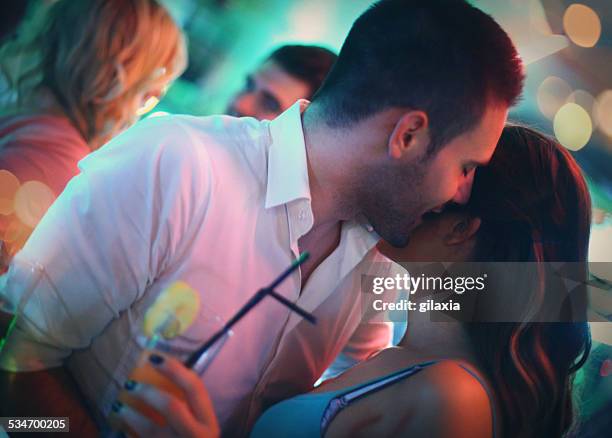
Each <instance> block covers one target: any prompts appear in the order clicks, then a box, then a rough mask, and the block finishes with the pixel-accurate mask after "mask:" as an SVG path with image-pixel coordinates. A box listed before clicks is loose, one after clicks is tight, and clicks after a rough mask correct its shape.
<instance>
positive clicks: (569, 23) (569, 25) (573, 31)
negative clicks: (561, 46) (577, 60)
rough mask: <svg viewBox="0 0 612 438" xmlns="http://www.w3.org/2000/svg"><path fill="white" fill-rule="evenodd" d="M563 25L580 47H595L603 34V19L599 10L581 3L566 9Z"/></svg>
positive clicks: (571, 38)
mask: <svg viewBox="0 0 612 438" xmlns="http://www.w3.org/2000/svg"><path fill="white" fill-rule="evenodd" d="M563 27H564V29H565V33H566V34H567V36H568V37H569V39H570V40H572V42H573V43H574V44H576V45H577V46H580V47H593V46H594V45H595V44H597V41H598V40H599V37H600V36H601V21H600V20H599V16H598V15H597V12H595V11H594V10H593V9H591V8H589V7H588V6H585V5H583V4H580V3H574V4H573V5H570V7H568V8H567V9H566V11H565V14H564V15H563Z"/></svg>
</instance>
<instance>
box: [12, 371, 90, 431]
mask: <svg viewBox="0 0 612 438" xmlns="http://www.w3.org/2000/svg"><path fill="white" fill-rule="evenodd" d="M0 400H2V401H3V403H1V404H0V416H1V417H68V418H69V424H70V434H69V435H68V436H75V437H88V436H96V435H97V434H98V431H97V428H96V425H95V423H94V421H93V419H92V417H91V414H90V413H89V412H88V411H87V409H86V408H85V403H84V402H83V398H82V396H81V394H80V393H79V391H78V389H77V386H76V384H75V383H74V381H73V380H72V378H71V377H70V375H69V374H68V373H67V372H66V370H64V369H63V368H53V369H48V370H44V371H34V372H28V373H11V372H7V371H0Z"/></svg>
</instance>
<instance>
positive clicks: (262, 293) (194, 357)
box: [185, 252, 317, 368]
mask: <svg viewBox="0 0 612 438" xmlns="http://www.w3.org/2000/svg"><path fill="white" fill-rule="evenodd" d="M309 256H310V254H308V253H307V252H303V253H302V254H300V256H299V257H298V258H297V259H295V260H294V261H293V263H292V264H291V266H289V267H288V268H287V269H286V270H285V272H283V273H282V274H281V275H279V276H278V278H277V279H276V280H274V281H273V282H272V283H271V284H270V286H268V287H265V288H263V289H259V290H258V291H257V293H255V295H253V296H252V297H251V299H250V300H249V301H247V302H246V304H245V305H244V306H242V307H241V308H240V310H238V312H236V314H235V315H234V316H233V317H232V318H231V319H230V320H229V321H228V322H227V323H226V324H225V325H224V326H223V328H221V329H220V330H219V331H218V332H216V333H215V334H214V335H213V336H212V337H211V338H210V339H209V340H208V341H206V342H205V343H204V344H203V345H202V346H201V347H200V348H198V349H197V350H196V351H194V352H193V353H191V354H190V355H189V357H188V358H187V360H186V361H185V366H186V367H188V368H192V367H193V366H194V365H195V364H196V363H197V362H198V360H199V359H200V357H201V356H202V355H203V354H204V353H206V351H208V349H209V348H210V347H212V346H213V345H214V344H215V342H217V341H218V340H219V339H221V338H222V337H223V336H224V335H225V334H226V333H227V332H229V331H230V330H231V328H232V327H233V326H234V325H235V324H236V323H237V322H238V321H240V320H241V319H242V318H243V317H244V315H246V314H247V313H249V312H250V311H251V310H252V309H253V307H255V306H256V305H257V304H258V303H259V302H260V301H261V300H262V299H264V298H265V297H266V296H267V295H270V296H271V297H273V298H275V299H276V300H277V301H279V302H280V303H282V304H284V305H285V306H287V307H288V308H289V309H291V310H293V311H294V312H296V313H297V314H299V315H301V316H302V317H304V319H306V320H308V321H309V322H310V323H312V324H316V322H317V321H316V318H315V317H314V316H313V315H312V314H310V313H308V312H306V311H305V310H303V309H302V308H300V307H299V306H297V305H296V304H294V303H292V302H291V301H289V300H288V299H286V298H285V297H283V296H282V295H279V294H278V293H277V292H276V291H274V288H275V287H277V286H278V285H279V284H281V283H282V282H283V280H285V279H286V278H287V277H288V276H289V275H291V273H292V272H293V271H295V270H296V269H297V268H298V267H299V266H300V265H301V264H302V263H304V262H305V261H306V260H307V259H308V257H309Z"/></svg>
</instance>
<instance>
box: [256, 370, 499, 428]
mask: <svg viewBox="0 0 612 438" xmlns="http://www.w3.org/2000/svg"><path fill="white" fill-rule="evenodd" d="M437 362H438V361H429V362H423V363H420V364H417V365H412V366H410V367H408V368H405V369H403V370H400V371H396V372H394V373H391V374H388V375H386V376H382V377H379V378H376V379H374V380H370V381H368V382H365V383H360V384H358V385H354V386H351V387H348V388H343V389H340V390H337V391H328V392H320V393H308V394H302V395H299V396H297V397H293V398H290V399H288V400H284V401H282V402H280V403H277V404H276V405H274V406H272V407H271V408H270V409H268V410H266V411H265V412H264V413H263V415H262V416H261V417H260V418H259V419H258V420H257V422H256V423H255V426H254V428H253V430H252V431H251V435H250V438H281V437H291V438H314V437H322V436H324V435H325V432H326V431H327V428H328V427H329V424H330V423H331V422H332V420H333V419H334V418H335V417H336V415H338V413H339V412H340V411H341V410H342V409H344V408H345V407H346V406H348V405H350V404H351V403H352V402H354V401H355V400H358V399H360V398H362V397H365V396H367V395H368V394H371V393H373V392H375V391H378V390H380V389H382V388H385V387H387V386H389V385H392V384H393V383H395V382H397V381H399V380H402V379H405V378H408V377H410V376H412V375H414V374H416V373H418V372H420V371H422V370H423V369H425V368H427V367H428V366H430V365H433V364H435V363H437ZM459 365H460V366H461V367H462V368H463V369H464V370H466V371H467V372H468V373H470V374H471V375H472V376H473V377H474V378H475V379H476V380H478V381H479V382H480V384H481V385H482V386H483V388H484V389H485V391H486V392H487V395H488V396H489V400H492V398H491V393H490V392H489V389H488V387H487V385H485V384H484V382H483V381H482V380H481V379H480V377H479V376H478V375H477V374H475V373H474V372H473V371H471V370H470V369H468V368H466V367H465V366H463V365H461V364H459ZM491 412H492V414H493V436H495V424H496V422H495V409H494V407H493V406H491Z"/></svg>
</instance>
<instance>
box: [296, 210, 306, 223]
mask: <svg viewBox="0 0 612 438" xmlns="http://www.w3.org/2000/svg"><path fill="white" fill-rule="evenodd" d="M298 219H299V220H301V221H303V220H304V219H306V210H300V214H298Z"/></svg>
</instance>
